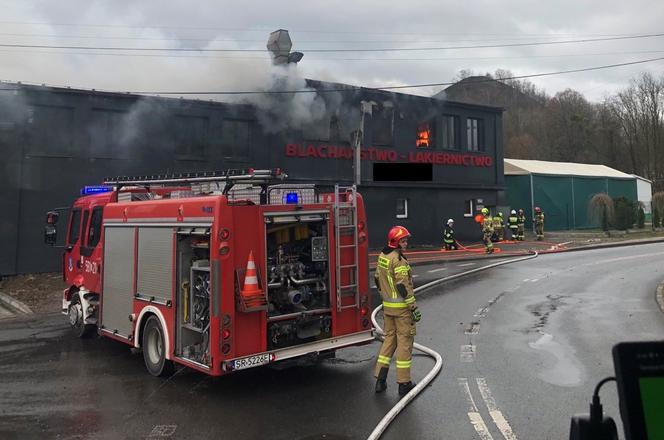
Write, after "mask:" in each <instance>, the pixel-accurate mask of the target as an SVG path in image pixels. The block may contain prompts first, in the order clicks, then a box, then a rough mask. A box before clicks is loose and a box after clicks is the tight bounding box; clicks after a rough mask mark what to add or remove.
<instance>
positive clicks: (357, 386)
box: [0, 244, 664, 440]
mask: <svg viewBox="0 0 664 440" xmlns="http://www.w3.org/2000/svg"><path fill="white" fill-rule="evenodd" d="M663 256H664V244H655V245H643V246H633V247H622V248H612V249H602V250H594V251H580V252H573V253H565V254H553V255H545V256H540V257H538V258H536V259H533V260H529V261H525V262H520V263H515V264H509V265H506V266H502V267H499V268H494V269H489V270H487V271H485V272H481V273H479V274H475V275H472V276H470V277H467V278H463V279H461V280H458V281H454V282H451V283H447V284H444V285H442V286H440V287H437V288H434V289H431V290H429V291H428V292H427V293H425V294H423V295H421V296H420V297H419V299H418V303H419V305H420V308H421V309H422V311H423V315H424V317H423V321H422V322H421V325H419V327H418V336H417V341H418V342H419V343H421V344H423V345H427V346H429V347H431V348H433V349H435V350H437V351H439V352H440V353H441V354H442V355H443V358H444V360H445V364H444V366H443V371H442V372H441V374H440V375H439V376H438V378H437V379H436V380H435V381H434V382H433V383H432V385H431V386H429V387H428V388H427V389H426V391H425V392H424V393H423V394H422V395H421V396H420V397H418V398H417V399H416V400H415V401H414V402H412V403H411V405H410V406H409V407H408V408H407V409H406V410H405V411H404V412H403V413H402V415H400V416H399V417H398V418H397V420H396V422H395V423H394V425H393V426H392V427H390V428H389V429H388V431H387V432H386V434H385V436H384V438H385V439H403V438H418V439H434V438H435V439H439V438H450V439H472V438H481V439H490V438H493V439H502V438H513V439H517V438H518V439H533V438H539V439H548V438H551V439H560V438H566V437H567V435H568V429H569V419H570V416H571V415H572V414H573V413H575V412H585V411H587V403H588V401H589V399H590V395H591V393H592V389H593V387H594V386H595V384H596V383H597V382H598V381H599V380H600V379H601V378H603V377H605V376H609V375H612V374H613V366H612V361H611V346H612V345H613V344H614V343H616V342H618V341H621V340H643V339H654V338H661V335H662V334H664V317H663V316H661V314H660V312H659V310H658V308H657V306H656V304H655V301H654V291H655V287H656V285H657V283H658V282H659V281H661V280H662V279H663V278H664V269H662V265H661V259H662V257H663ZM491 262H495V260H493V261H491ZM469 263H472V264H469ZM487 263H488V262H461V263H454V262H448V263H447V264H445V265H439V266H418V267H416V268H414V272H415V274H416V275H418V276H417V277H416V278H415V282H416V284H418V285H420V284H423V283H425V282H427V281H429V280H431V279H434V278H440V277H443V276H447V275H450V274H453V273H455V272H458V271H462V270H468V269H473V268H475V267H478V266H479V265H483V264H487ZM460 265H464V266H460ZM377 349H378V344H371V345H368V346H364V347H356V348H351V349H346V350H342V351H340V352H339V353H338V358H337V359H333V360H329V361H325V362H323V363H320V364H316V365H311V366H300V367H294V368H289V369H285V370H276V369H270V368H259V369H252V370H247V371H243V372H238V373H236V374H233V375H230V376H226V377H222V378H210V377H207V376H204V375H202V374H198V373H194V372H191V371H189V370H186V369H183V370H180V371H178V372H177V373H176V374H175V376H173V377H172V378H171V379H170V380H162V379H157V378H153V377H151V376H149V375H148V374H147V373H146V372H145V369H144V366H143V360H142V357H141V356H135V355H131V354H130V353H129V350H128V349H127V348H126V347H125V346H123V345H121V344H118V343H115V342H113V341H110V340H106V339H93V340H78V339H76V338H74V337H73V336H71V335H69V333H68V329H67V326H66V325H65V321H64V316H62V315H58V314H53V315H48V316H40V317H37V318H35V319H33V320H30V321H25V320H13V319H10V320H7V319H4V320H0V387H1V389H2V391H3V392H2V393H0V438H2V439H14V438H16V439H25V438H39V439H42V438H67V439H70V438H71V439H87V438H94V439H118V438H131V439H133V438H150V439H164V438H169V439H170V438H178V439H180V438H181V439H185V438H186V439H198V438H201V439H212V438H237V439H268V438H269V439H311V440H313V439H331V440H334V439H362V438H366V436H367V435H368V434H369V433H370V432H371V430H372V429H373V427H374V426H375V424H376V423H377V422H378V421H379V420H380V419H381V417H382V416H383V415H384V414H385V413H386V412H387V411H388V410H389V409H390V408H391V406H392V405H393V404H394V403H396V402H397V395H396V386H395V384H394V377H393V376H391V377H390V383H389V388H388V391H387V393H385V394H382V395H378V396H377V395H375V394H374V393H373V378H372V377H371V374H372V369H373V362H374V356H375V353H376V351H377ZM432 365H433V362H432V361H431V360H430V359H428V358H424V357H421V356H416V358H415V361H414V368H413V376H414V378H416V379H417V378H418V377H422V376H424V375H425V374H426V372H427V371H428V369H429V368H430V367H431V366H432ZM392 370H393V369H392ZM393 373H394V371H391V374H393ZM601 395H602V402H603V404H604V406H605V411H606V412H607V413H608V414H610V415H612V416H614V418H616V420H617V421H618V420H619V414H618V409H617V398H616V394H615V386H614V385H612V384H610V385H607V386H605V387H604V388H603V390H602V393H601Z"/></svg>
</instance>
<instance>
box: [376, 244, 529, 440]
mask: <svg viewBox="0 0 664 440" xmlns="http://www.w3.org/2000/svg"><path fill="white" fill-rule="evenodd" d="M536 257H537V252H535V253H534V254H533V255H528V256H527V257H521V258H517V259H514V260H507V261H499V262H498V263H493V264H489V265H486V266H482V267H478V268H477V269H472V270H468V271H466V272H461V273H458V274H455V275H451V276H448V277H445V278H440V279H437V280H433V281H431V282H429V283H426V284H424V285H422V286H420V287H418V288H416V289H415V290H414V292H413V294H416V293H419V292H422V291H423V290H425V289H428V288H430V287H433V286H435V285H438V284H440V283H444V282H446V281H451V280H454V279H457V278H461V277H463V276H466V275H470V274H472V273H475V272H480V271H482V270H486V269H491V268H493V267H497V266H502V265H504V264H509V263H516V262H518V261H524V260H530V259H531V258H536ZM382 309H383V305H382V304H381V305H379V306H378V307H376V308H375V309H374V311H373V312H372V313H371V322H372V324H373V326H374V327H375V328H376V333H377V336H376V338H377V339H380V340H383V335H384V334H385V333H384V332H383V329H382V327H381V326H379V325H378V322H377V321H376V315H377V314H378V312H380V311H381V310H382ZM413 348H415V349H416V350H418V351H421V352H422V353H424V354H426V355H427V356H429V357H431V358H433V359H434V360H435V361H436V363H435V365H434V366H433V368H432V369H431V371H429V373H427V375H426V376H424V377H423V378H422V380H420V382H419V383H418V384H417V385H416V386H415V388H413V389H412V390H410V391H409V392H408V394H406V395H405V396H403V397H402V398H401V400H399V401H398V402H397V404H396V405H394V406H393V407H392V409H391V410H390V411H389V412H388V413H387V414H385V416H384V417H383V418H382V419H381V421H380V422H379V423H378V425H376V427H375V428H374V430H373V431H372V432H371V434H370V435H369V437H367V439H368V440H377V439H378V438H380V436H381V435H383V432H384V431H385V430H386V429H387V427H388V426H389V424H390V423H392V420H394V419H395V418H396V417H397V415H399V413H400V412H401V411H402V410H403V409H404V408H405V407H406V405H408V404H409V403H410V401H411V400H413V399H414V398H415V397H416V396H417V395H418V394H420V393H421V392H422V390H423V389H424V387H426V386H427V385H429V383H430V382H431V381H432V380H433V379H434V378H435V377H436V376H437V375H438V373H440V370H441V369H442V368H443V357H442V356H441V355H440V353H438V352H436V351H433V350H432V349H430V348H429V347H425V346H424V345H420V344H418V343H415V344H413Z"/></svg>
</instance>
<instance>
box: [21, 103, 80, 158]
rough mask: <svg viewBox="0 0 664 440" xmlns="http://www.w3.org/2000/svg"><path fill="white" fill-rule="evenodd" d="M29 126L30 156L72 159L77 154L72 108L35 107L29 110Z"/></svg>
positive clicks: (54, 106)
mask: <svg viewBox="0 0 664 440" xmlns="http://www.w3.org/2000/svg"><path fill="white" fill-rule="evenodd" d="M28 124H29V125H30V128H29V134H30V138H31V139H32V142H30V143H29V144H28V153H29V154H34V155H40V156H41V155H43V156H56V157H58V156H59V157H70V156H72V155H73V154H74V153H75V151H74V145H73V143H74V109H73V108H72V107H62V106H56V105H41V104H39V105H34V106H32V107H31V108H30V109H29V110H28Z"/></svg>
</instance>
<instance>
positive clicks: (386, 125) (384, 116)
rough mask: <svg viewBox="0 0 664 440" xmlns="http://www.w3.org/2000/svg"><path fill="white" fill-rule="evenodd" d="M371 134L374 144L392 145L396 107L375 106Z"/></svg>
mask: <svg viewBox="0 0 664 440" xmlns="http://www.w3.org/2000/svg"><path fill="white" fill-rule="evenodd" d="M386 104H389V103H386ZM371 136H372V140H373V145H378V146H391V145H392V143H393V142H394V108H393V107H392V106H391V105H383V106H382V107H378V108H377V106H374V108H373V111H372V115H371Z"/></svg>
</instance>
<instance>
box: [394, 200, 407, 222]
mask: <svg viewBox="0 0 664 440" xmlns="http://www.w3.org/2000/svg"><path fill="white" fill-rule="evenodd" d="M397 218H408V199H397Z"/></svg>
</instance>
